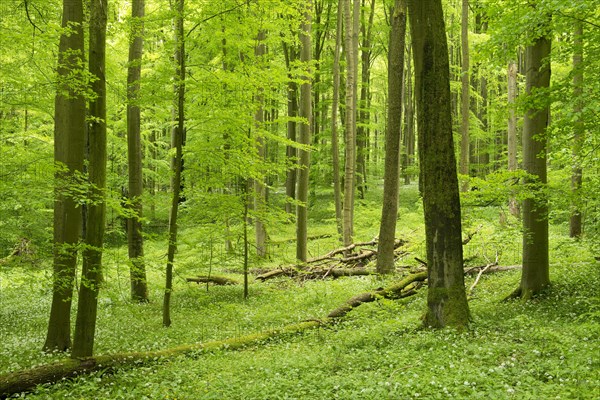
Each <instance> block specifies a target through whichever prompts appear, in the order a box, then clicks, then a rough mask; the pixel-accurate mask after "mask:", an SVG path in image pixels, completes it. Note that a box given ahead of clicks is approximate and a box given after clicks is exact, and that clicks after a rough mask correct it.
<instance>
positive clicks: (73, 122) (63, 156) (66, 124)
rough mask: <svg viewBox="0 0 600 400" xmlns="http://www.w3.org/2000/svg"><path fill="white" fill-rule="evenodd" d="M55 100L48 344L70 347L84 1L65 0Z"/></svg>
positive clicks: (77, 215) (82, 110)
mask: <svg viewBox="0 0 600 400" xmlns="http://www.w3.org/2000/svg"><path fill="white" fill-rule="evenodd" d="M62 10H63V11H62V25H61V26H62V29H63V31H62V33H61V35H60V43H59V46H58V67H57V78H58V87H57V88H56V89H57V91H56V97H55V102H54V161H55V165H56V173H55V190H54V260H53V276H52V280H53V288H52V306H51V309H50V319H49V321H48V331H47V334H46V341H45V343H44V349H45V350H59V351H66V350H67V349H69V348H70V347H71V300H72V294H73V283H74V279H75V268H76V266H77V244H78V242H79V238H80V235H81V222H82V214H81V207H80V206H79V202H78V199H76V198H75V197H74V196H75V193H76V191H75V190H72V189H73V188H72V187H71V185H75V184H76V183H77V181H78V180H79V179H80V177H81V173H82V171H83V149H84V131H85V97H84V83H83V82H81V81H79V80H77V79H75V80H73V79H72V77H73V76H83V75H84V74H83V73H82V71H81V68H82V65H84V62H83V61H84V54H83V51H84V44H83V43H84V37H83V1H82V0H63V8H62Z"/></svg>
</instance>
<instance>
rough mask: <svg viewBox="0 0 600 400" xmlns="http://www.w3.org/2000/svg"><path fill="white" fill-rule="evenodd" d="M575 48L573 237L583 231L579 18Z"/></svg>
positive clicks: (571, 231)
mask: <svg viewBox="0 0 600 400" xmlns="http://www.w3.org/2000/svg"><path fill="white" fill-rule="evenodd" d="M573 45H574V47H575V49H574V54H573V71H574V75H573V97H574V101H575V107H574V108H573V113H574V114H575V115H578V116H579V117H578V119H577V120H576V121H575V124H574V126H573V130H574V138H573V169H572V173H571V191H572V199H573V200H572V203H571V219H570V221H569V222H570V223H569V235H570V236H571V237H580V236H581V232H582V229H581V228H582V221H581V219H582V218H581V210H580V208H579V202H580V196H581V195H580V193H579V192H580V189H581V182H582V168H581V161H580V158H581V147H582V146H583V134H584V126H583V121H582V117H581V113H582V110H583V100H582V99H581V96H582V95H583V69H582V68H583V23H582V22H581V21H579V20H577V21H576V22H575V35H574V43H573Z"/></svg>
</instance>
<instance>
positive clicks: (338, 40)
mask: <svg viewBox="0 0 600 400" xmlns="http://www.w3.org/2000/svg"><path fill="white" fill-rule="evenodd" d="M343 16H344V7H343V2H342V0H340V1H338V11H337V28H336V33H335V50H334V58H333V100H332V104H331V160H332V161H331V164H332V169H333V201H334V205H335V221H336V226H337V231H338V235H339V236H340V238H341V237H342V233H343V230H342V229H343V224H342V187H341V183H340V148H339V138H338V107H339V102H340V52H341V46H342V21H343V19H342V18H343Z"/></svg>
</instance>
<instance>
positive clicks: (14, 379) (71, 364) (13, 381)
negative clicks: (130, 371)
mask: <svg viewBox="0 0 600 400" xmlns="http://www.w3.org/2000/svg"><path fill="white" fill-rule="evenodd" d="M477 268H485V266H483V267H474V268H471V269H470V270H467V271H465V273H472V274H478V273H479V271H478V270H477ZM516 268H520V266H508V267H499V266H496V267H491V266H490V267H489V268H487V270H486V271H485V272H484V273H490V272H497V271H506V270H511V269H516ZM426 279H427V272H426V271H423V272H418V273H415V274H411V275H408V276H406V277H405V278H403V279H402V280H401V281H399V282H397V283H395V284H393V285H390V286H388V287H387V288H382V289H377V290H374V291H372V292H366V293H362V294H359V295H357V296H353V297H351V298H350V299H348V300H347V301H346V302H345V303H344V304H342V305H341V306H340V307H338V308H336V309H335V310H333V311H331V312H330V313H329V314H327V316H326V317H325V318H323V319H314V320H308V321H303V322H299V323H296V324H291V325H286V326H284V327H282V328H279V329H273V330H268V331H263V332H259V333H254V334H250V335H245V336H241V337H236V338H230V339H225V340H217V341H212V342H207V343H195V344H189V345H182V346H177V347H173V348H169V349H164V350H157V351H148V352H129V353H117V354H108V355H100V356H96V357H87V358H81V359H71V358H68V359H65V360H62V361H57V362H54V363H51V364H46V365H41V366H37V367H34V368H31V369H28V370H22V371H15V372H9V373H5V374H0V398H6V397H9V396H12V395H14V394H16V393H22V392H27V391H31V390H32V389H34V388H35V387H36V386H37V385H42V384H47V383H54V382H58V381H60V380H62V379H68V378H73V377H75V376H78V375H81V374H85V373H92V372H96V371H101V370H105V371H109V372H110V371H114V370H115V369H117V368H119V367H126V366H135V365H141V364H144V363H147V362H157V361H160V360H163V359H167V358H170V357H175V356H179V355H187V354H198V353H202V352H213V351H217V350H238V349H242V348H245V347H247V346H249V345H252V344H256V343H259V342H262V341H264V340H266V339H269V338H273V337H277V336H281V335H284V334H293V333H298V332H302V331H304V330H307V329H312V328H317V327H319V326H322V325H325V324H327V323H329V322H331V321H333V320H335V319H338V318H341V317H344V316H345V315H346V314H348V313H349V312H350V311H352V310H353V309H355V308H356V307H359V306H360V305H362V304H364V303H369V302H373V301H375V300H377V299H378V298H382V297H383V298H393V299H395V298H404V297H408V296H411V295H414V294H416V293H417V290H418V288H419V287H420V286H419V285H422V284H423V282H424V281H425V280H426ZM415 283H417V285H416V286H415V285H414V284H415ZM411 285H412V286H411Z"/></svg>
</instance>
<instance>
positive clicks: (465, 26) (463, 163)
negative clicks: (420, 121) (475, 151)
mask: <svg viewBox="0 0 600 400" xmlns="http://www.w3.org/2000/svg"><path fill="white" fill-rule="evenodd" d="M461 15H462V16H461V18H462V19H461V34H460V39H461V52H462V54H461V57H462V68H461V75H460V81H461V91H460V116H461V124H460V173H461V174H463V175H466V176H468V175H469V114H470V109H469V91H470V88H471V85H470V83H469V0H462V14H461ZM468 188H469V184H468V182H467V181H465V182H464V183H463V184H462V185H461V190H462V191H463V192H464V191H466V190H467V189H468Z"/></svg>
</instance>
